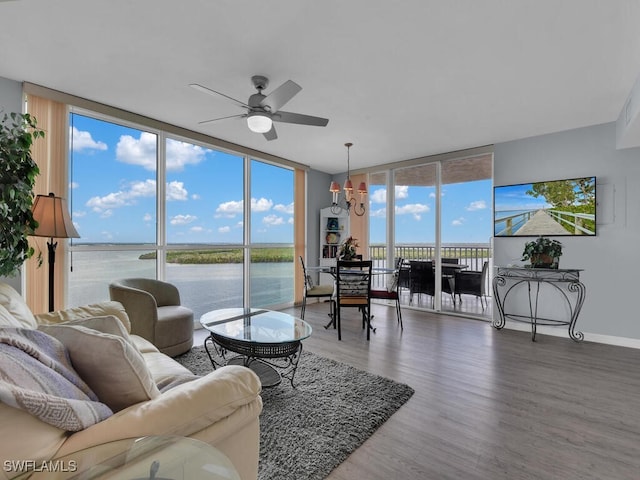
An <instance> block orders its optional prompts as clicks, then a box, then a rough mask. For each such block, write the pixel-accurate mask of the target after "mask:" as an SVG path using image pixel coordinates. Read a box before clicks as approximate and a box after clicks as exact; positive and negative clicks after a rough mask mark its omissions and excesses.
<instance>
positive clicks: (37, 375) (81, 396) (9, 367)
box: [0, 327, 113, 432]
mask: <svg viewBox="0 0 640 480" xmlns="http://www.w3.org/2000/svg"><path fill="white" fill-rule="evenodd" d="M0 401H1V402H3V403H5V404H7V405H10V406H11V407H14V408H18V409H21V410H25V411H27V412H29V413H31V414H32V415H34V416H36V417H38V418H39V419H40V420H42V421H43V422H46V423H49V424H51V425H54V426H56V427H58V428H61V429H63V430H66V431H72V432H75V431H78V430H83V429H85V428H87V427H89V426H91V425H93V424H95V423H98V422H100V421H102V420H104V419H106V418H108V417H109V416H111V415H113V412H112V411H111V410H110V409H109V407H107V406H106V405H105V404H103V403H100V402H99V401H98V398H97V397H96V395H95V394H94V393H93V392H92V391H91V389H90V388H89V387H88V386H87V384H86V383H85V382H84V381H83V380H82V379H81V378H80V376H79V375H78V374H77V373H76V372H75V370H74V369H73V366H72V364H71V361H70V360H69V355H68V353H67V351H66V349H65V347H64V346H63V345H62V343H60V342H59V341H58V340H56V339H55V338H53V337H52V336H50V335H47V334H46V333H43V332H40V331H38V330H30V329H23V328H12V327H2V328H0Z"/></svg>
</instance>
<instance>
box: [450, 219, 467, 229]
mask: <svg viewBox="0 0 640 480" xmlns="http://www.w3.org/2000/svg"><path fill="white" fill-rule="evenodd" d="M464 222H465V219H464V217H460V218H456V219H455V220H453V221H452V222H451V225H453V226H454V227H460V226H461V225H463V224H464Z"/></svg>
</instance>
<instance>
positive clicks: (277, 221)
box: [262, 215, 284, 226]
mask: <svg viewBox="0 0 640 480" xmlns="http://www.w3.org/2000/svg"><path fill="white" fill-rule="evenodd" d="M262 223H265V224H267V225H271V226H274V225H283V224H284V219H283V218H282V217H279V216H278V215H267V216H266V217H264V218H263V219H262Z"/></svg>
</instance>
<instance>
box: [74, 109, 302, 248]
mask: <svg viewBox="0 0 640 480" xmlns="http://www.w3.org/2000/svg"><path fill="white" fill-rule="evenodd" d="M71 137H72V140H71V146H72V148H71V150H72V167H71V174H70V179H71V188H72V202H70V209H71V212H72V218H73V221H74V224H75V225H76V228H77V229H78V233H79V234H80V237H81V238H80V239H77V240H75V243H87V242H88V243H155V241H156V240H155V231H156V205H155V204H156V202H155V197H156V191H157V184H156V160H155V159H156V148H157V147H156V143H157V141H156V140H157V139H156V135H155V134H152V133H149V132H141V131H139V130H135V129H130V128H126V127H123V126H120V125H115V124H111V123H107V122H103V121H99V120H95V119H92V118H88V117H84V116H81V115H73V116H72V125H71ZM166 149H167V169H166V170H167V172H166V182H165V185H166V198H167V204H166V205H167V207H166V208H167V241H168V243H216V244H219V243H233V244H240V243H242V242H243V193H242V192H243V159H242V157H240V156H236V155H231V154H228V153H226V152H222V151H218V150H210V149H207V148H203V147H200V146H197V145H193V144H189V143H185V142H179V141H176V140H168V141H167V145H166ZM251 164H252V182H251V193H252V195H251V205H252V208H251V211H252V216H251V227H252V228H251V235H252V240H253V241H254V242H257V243H293V171H292V170H290V169H287V168H280V167H275V166H273V165H268V164H265V163H262V162H257V161H252V162H251Z"/></svg>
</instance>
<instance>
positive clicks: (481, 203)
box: [467, 200, 487, 212]
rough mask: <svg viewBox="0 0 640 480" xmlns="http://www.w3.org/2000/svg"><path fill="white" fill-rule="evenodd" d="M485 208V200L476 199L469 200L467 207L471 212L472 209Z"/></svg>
mask: <svg viewBox="0 0 640 480" xmlns="http://www.w3.org/2000/svg"><path fill="white" fill-rule="evenodd" d="M485 208H487V202H485V201H484V200H476V201H475V202H471V203H470V204H469V206H468V207H467V210H468V211H470V212H473V211H474V210H484V209H485Z"/></svg>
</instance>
